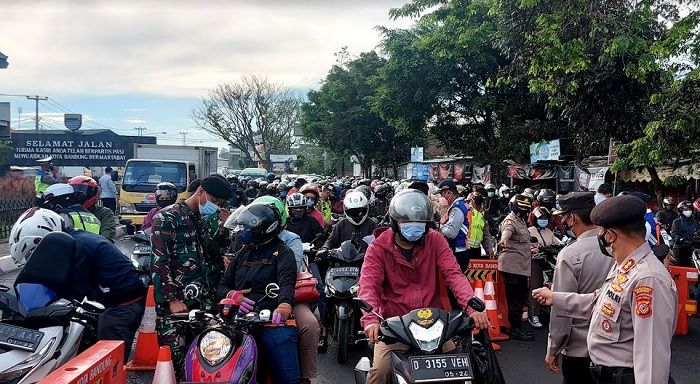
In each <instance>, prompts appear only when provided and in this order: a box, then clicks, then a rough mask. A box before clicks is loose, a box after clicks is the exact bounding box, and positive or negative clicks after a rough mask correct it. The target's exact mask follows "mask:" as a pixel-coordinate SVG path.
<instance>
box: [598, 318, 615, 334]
mask: <svg viewBox="0 0 700 384" xmlns="http://www.w3.org/2000/svg"><path fill="white" fill-rule="evenodd" d="M600 325H601V327H602V328H603V330H604V331H605V332H607V333H610V331H612V324H610V320H608V319H603V322H602V323H600Z"/></svg>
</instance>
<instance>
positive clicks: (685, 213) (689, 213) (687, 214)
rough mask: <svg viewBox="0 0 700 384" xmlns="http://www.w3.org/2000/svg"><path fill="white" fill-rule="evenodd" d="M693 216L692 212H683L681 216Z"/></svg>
mask: <svg viewBox="0 0 700 384" xmlns="http://www.w3.org/2000/svg"><path fill="white" fill-rule="evenodd" d="M692 215H693V211H683V216H685V217H690V216H692Z"/></svg>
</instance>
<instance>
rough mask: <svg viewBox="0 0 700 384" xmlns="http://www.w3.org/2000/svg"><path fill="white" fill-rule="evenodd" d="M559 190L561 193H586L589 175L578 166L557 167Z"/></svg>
mask: <svg viewBox="0 0 700 384" xmlns="http://www.w3.org/2000/svg"><path fill="white" fill-rule="evenodd" d="M557 176H558V182H559V189H560V190H563V191H573V192H580V191H587V190H588V182H589V179H590V174H589V173H588V170H587V169H585V168H581V167H579V166H578V165H567V166H559V167H558V170H557Z"/></svg>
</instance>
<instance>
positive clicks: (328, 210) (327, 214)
mask: <svg viewBox="0 0 700 384" xmlns="http://www.w3.org/2000/svg"><path fill="white" fill-rule="evenodd" d="M321 214H322V215H323V220H326V221H328V220H330V219H332V218H333V209H332V206H331V202H330V201H329V200H321Z"/></svg>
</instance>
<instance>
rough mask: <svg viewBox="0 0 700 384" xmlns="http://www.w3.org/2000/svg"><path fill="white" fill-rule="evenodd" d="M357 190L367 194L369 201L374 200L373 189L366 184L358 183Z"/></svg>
mask: <svg viewBox="0 0 700 384" xmlns="http://www.w3.org/2000/svg"><path fill="white" fill-rule="evenodd" d="M355 192H362V193H363V194H364V195H365V197H366V198H367V201H368V202H372V200H374V196H373V194H372V190H371V189H370V188H369V187H368V186H366V185H364V184H362V185H358V186H357V188H355Z"/></svg>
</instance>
